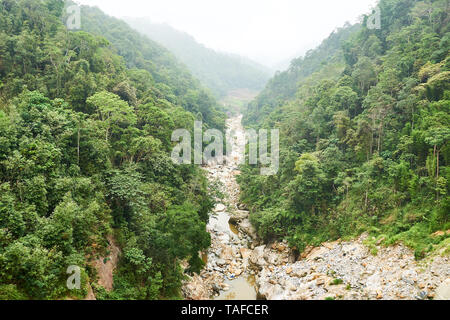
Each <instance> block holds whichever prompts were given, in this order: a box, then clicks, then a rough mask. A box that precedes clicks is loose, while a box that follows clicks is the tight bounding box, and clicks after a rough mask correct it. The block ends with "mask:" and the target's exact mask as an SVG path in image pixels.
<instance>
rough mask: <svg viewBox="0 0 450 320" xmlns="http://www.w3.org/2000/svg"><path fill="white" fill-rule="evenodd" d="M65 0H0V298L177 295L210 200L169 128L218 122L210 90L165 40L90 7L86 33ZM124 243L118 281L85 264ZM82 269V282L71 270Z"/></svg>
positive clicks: (194, 256) (205, 240) (202, 243)
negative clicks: (70, 22) (68, 18)
mask: <svg viewBox="0 0 450 320" xmlns="http://www.w3.org/2000/svg"><path fill="white" fill-rule="evenodd" d="M63 8H64V2H63V1H60V0H1V1H0V190H1V191H0V299H64V298H67V297H72V298H83V297H85V296H86V294H87V292H88V287H89V286H90V285H92V287H93V291H94V293H95V295H96V297H97V299H105V298H109V299H157V298H177V297H179V295H180V293H179V288H180V285H181V281H182V279H183V270H182V268H181V267H180V262H181V261H183V260H188V261H189V262H190V270H188V271H196V270H197V271H198V270H199V268H200V267H201V266H202V261H201V260H200V259H199V257H198V252H199V251H200V250H202V249H204V248H207V247H208V246H209V243H210V237H209V234H208V233H207V232H206V228H205V225H206V221H207V218H208V212H209V210H210V208H211V207H212V206H213V204H212V203H211V200H210V197H209V195H208V194H207V183H206V179H205V177H204V175H203V174H202V173H201V170H200V169H198V168H197V167H194V166H187V165H186V166H176V165H174V164H173V162H172V160H171V159H170V157H169V155H170V150H171V148H172V143H171V141H170V135H171V132H172V130H173V129H176V128H193V121H194V119H203V120H204V123H205V125H206V126H211V127H214V128H219V129H220V128H223V126H224V115H223V113H222V112H221V111H220V110H219V109H218V108H217V107H216V102H215V100H214V98H213V97H211V96H210V95H209V94H208V93H207V92H206V91H205V90H203V89H202V88H201V87H200V85H199V84H198V82H197V81H196V80H194V78H193V77H192V76H191V75H190V74H189V72H188V71H186V69H185V68H184V67H183V65H182V64H180V63H179V62H177V61H176V60H175V58H174V57H173V56H172V55H171V54H170V53H169V52H168V51H167V50H166V49H164V48H162V47H160V46H159V45H157V44H156V43H154V42H152V41H151V40H148V39H146V38H145V37H142V36H140V35H139V34H138V33H137V32H135V31H133V30H132V29H131V28H129V27H128V26H127V25H126V24H125V23H123V22H120V21H119V20H116V19H113V18H110V17H108V16H106V15H104V14H103V13H102V12H101V11H99V10H98V9H92V8H88V7H83V8H82V27H83V29H84V31H69V30H67V29H66V27H65V25H64V23H63V22H62V21H63V20H62V13H63ZM110 236H113V238H114V239H115V241H116V242H117V244H118V245H119V247H120V250H121V255H120V260H119V264H118V266H117V270H116V273H115V278H114V288H113V290H112V291H111V292H107V291H106V290H105V288H102V287H101V286H99V285H98V284H97V280H96V279H97V276H98V275H97V273H96V269H95V268H94V267H93V264H92V262H93V261H94V260H95V259H98V258H99V257H105V256H107V255H108V254H109V253H108V252H107V247H108V245H109V243H108V240H107V239H108V238H110ZM70 265H76V266H79V267H80V268H81V271H82V287H81V290H75V291H70V292H69V290H68V289H67V286H66V280H67V276H68V275H67V273H66V270H67V268H68V266H70Z"/></svg>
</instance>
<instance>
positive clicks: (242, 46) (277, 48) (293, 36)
mask: <svg viewBox="0 0 450 320" xmlns="http://www.w3.org/2000/svg"><path fill="white" fill-rule="evenodd" d="M79 2H80V3H82V4H87V5H95V6H98V7H99V8H101V9H102V10H103V11H105V12H106V13H108V14H110V15H112V16H116V17H124V16H129V17H148V18H150V19H151V20H152V21H154V22H165V23H168V24H170V25H172V26H173V27H175V28H177V29H179V30H181V31H184V32H187V33H189V34H191V35H192V36H194V37H195V38H196V39H197V41H199V42H201V43H203V44H204V45H206V46H208V47H210V48H213V49H216V50H220V51H226V52H233V53H238V54H241V55H244V56H248V57H250V58H253V59H255V60H258V61H260V62H262V63H265V64H267V65H271V64H275V63H276V62H278V61H281V60H284V59H287V58H290V57H292V56H293V55H298V54H299V53H300V52H304V51H306V49H311V48H312V47H313V46H315V45H318V44H319V43H320V42H321V41H322V40H323V39H325V38H326V37H327V36H328V35H329V34H330V33H331V32H332V31H333V30H334V29H335V28H336V27H340V26H343V25H344V23H345V22H347V21H349V22H356V21H357V19H358V17H360V16H361V15H362V14H365V13H368V12H369V10H370V8H372V7H374V6H375V5H376V2H377V1H376V0H339V1H336V0H307V1H306V0H226V1H225V0H220V1H219V0H188V1H186V0H126V1H125V0H79Z"/></svg>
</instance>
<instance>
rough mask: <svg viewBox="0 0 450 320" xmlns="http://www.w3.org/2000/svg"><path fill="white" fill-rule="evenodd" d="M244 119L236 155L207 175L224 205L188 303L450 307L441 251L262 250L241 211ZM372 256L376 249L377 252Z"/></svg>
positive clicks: (328, 246)
mask: <svg viewBox="0 0 450 320" xmlns="http://www.w3.org/2000/svg"><path fill="white" fill-rule="evenodd" d="M241 120H242V116H239V117H234V118H231V119H229V120H228V122H227V126H228V131H227V135H228V137H229V138H228V140H229V141H231V143H232V147H233V148H232V150H233V152H232V153H231V154H230V155H229V156H228V157H226V163H225V164H223V165H222V164H220V165H218V164H210V165H208V166H207V167H206V168H205V169H206V170H207V171H208V177H209V180H210V181H211V182H217V181H219V182H220V185H221V187H220V188H221V191H222V193H223V194H224V195H225V198H224V199H222V200H220V201H219V202H218V204H217V206H216V208H215V209H214V212H213V213H212V214H211V218H210V222H209V224H208V227H207V228H208V232H210V234H211V241H212V245H211V247H210V249H209V250H208V252H205V253H203V258H204V260H205V262H206V267H205V268H204V269H203V271H202V272H201V273H200V274H199V275H194V276H193V277H191V278H190V279H189V280H188V281H186V283H185V284H184V286H183V293H184V297H185V298H186V299H191V300H208V299H212V298H215V299H236V300H254V299H256V298H261V299H268V300H324V299H336V300H337V299H345V300H366V299H373V300H375V299H378V300H381V299H391V300H392V299H394V300H401V299H407V300H416V299H421V300H424V299H446V300H447V299H450V259H449V256H448V250H446V248H443V249H442V250H441V251H440V252H435V253H434V254H433V256H430V257H428V258H426V259H424V260H423V261H420V262H417V261H415V259H414V254H413V252H412V251H411V250H410V249H408V248H407V247H405V246H403V245H400V244H399V245H396V246H390V247H382V246H378V247H377V248H376V249H377V250H376V251H377V254H376V255H374V254H372V252H373V251H372V250H370V249H369V248H368V247H367V246H365V245H364V240H366V239H367V237H368V235H366V234H364V235H362V236H361V237H360V238H358V239H356V240H353V241H340V240H338V241H335V242H330V243H324V244H322V245H321V246H320V247H308V248H307V249H306V250H305V251H304V252H303V253H301V254H300V255H299V254H296V253H295V252H293V251H292V250H291V249H290V248H289V246H288V245H287V243H284V242H282V243H273V244H270V245H261V243H260V242H259V240H258V239H257V236H256V233H255V230H254V229H253V227H252V225H251V224H250V221H249V212H248V211H246V210H245V208H244V207H243V206H242V205H240V204H239V186H238V184H237V183H236V176H237V175H239V174H240V172H239V169H238V166H239V163H240V161H241V160H242V158H241V157H242V154H243V152H242V148H243V146H244V145H245V135H244V130H243V128H242V125H241ZM372 249H373V248H372Z"/></svg>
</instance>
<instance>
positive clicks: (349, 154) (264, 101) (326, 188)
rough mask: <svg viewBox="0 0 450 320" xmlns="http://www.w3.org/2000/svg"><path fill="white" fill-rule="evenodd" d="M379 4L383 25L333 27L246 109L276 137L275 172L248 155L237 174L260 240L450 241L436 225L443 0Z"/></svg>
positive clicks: (445, 199) (448, 203)
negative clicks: (250, 161)
mask: <svg viewBox="0 0 450 320" xmlns="http://www.w3.org/2000/svg"><path fill="white" fill-rule="evenodd" d="M379 7H380V9H381V29H374V30H369V29H368V28H367V26H366V22H364V23H363V24H362V25H361V26H346V27H344V28H343V29H340V30H338V31H337V32H335V33H333V34H332V35H331V36H330V38H329V39H327V40H325V41H324V43H323V44H322V45H321V46H320V47H319V48H318V49H316V50H314V51H311V52H310V53H308V55H307V56H306V57H305V58H301V59H297V60H294V61H293V62H292V66H291V68H290V69H289V70H288V71H286V72H284V73H280V74H278V75H276V76H275V78H274V79H272V80H271V81H270V83H269V85H268V87H267V88H266V89H265V91H263V92H262V93H261V94H260V96H259V97H258V98H257V99H256V100H255V101H254V102H253V103H251V104H250V106H249V108H248V110H247V113H246V115H245V119H244V121H245V124H246V125H247V126H252V127H259V128H268V129H269V128H273V127H276V128H279V129H280V137H281V140H282V141H281V147H280V149H281V150H280V154H281V159H280V170H279V172H278V174H277V175H276V176H271V177H263V176H260V175H259V169H258V168H255V167H253V166H245V167H244V168H243V173H242V175H241V176H240V177H239V182H240V184H241V189H242V200H243V201H244V202H245V203H246V204H247V205H248V206H249V208H251V212H252V213H251V219H252V222H253V224H254V225H255V226H256V228H257V230H258V233H259V235H260V236H261V237H263V238H264V239H265V240H266V241H271V240H275V239H282V238H286V239H288V240H289V242H290V243H291V245H292V246H296V247H297V248H298V249H299V250H300V252H301V251H302V249H303V248H304V247H305V246H306V245H310V244H319V243H321V242H323V241H327V240H333V239H338V238H341V237H344V238H345V237H353V236H357V235H359V234H361V233H362V232H364V231H369V232H370V233H371V234H372V235H373V236H374V237H375V238H376V239H377V241H379V243H382V244H393V243H395V242H397V241H402V242H404V243H405V244H406V245H408V246H411V247H412V248H414V249H415V253H416V257H417V258H422V257H424V256H425V255H426V254H427V252H430V251H432V250H433V249H434V248H436V246H439V245H442V244H443V243H447V245H448V237H449V235H448V233H447V235H446V233H445V232H437V231H440V230H443V231H445V230H448V229H450V198H449V186H450V185H449V182H450V167H449V157H450V148H449V138H450V56H449V49H450V30H449V26H450V24H449V15H448V14H449V9H450V8H449V1H447V0H436V1H416V0H381V1H380V3H379ZM436 232H437V233H436ZM433 234H434V235H433ZM447 250H448V249H447Z"/></svg>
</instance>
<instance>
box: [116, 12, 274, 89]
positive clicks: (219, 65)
mask: <svg viewBox="0 0 450 320" xmlns="http://www.w3.org/2000/svg"><path fill="white" fill-rule="evenodd" d="M125 21H126V22H127V23H128V24H129V25H130V26H132V27H133V28H135V29H136V30H138V31H140V32H141V33H142V34H145V35H147V36H148V37H149V38H150V39H153V40H155V41H156V42H158V43H160V44H162V45H163V46H165V47H166V48H168V49H169V50H170V51H171V52H173V53H174V54H175V55H176V56H177V57H178V58H179V59H180V60H181V61H183V62H184V63H185V64H186V66H187V67H188V68H189V69H190V70H191V72H192V73H193V74H194V75H195V76H196V77H197V78H198V79H200V81H201V82H202V83H203V84H204V85H205V86H207V87H208V88H210V89H211V90H212V91H213V92H214V94H215V95H216V96H218V97H223V96H226V95H227V93H228V92H230V91H233V90H236V89H250V90H253V91H259V90H261V89H263V87H264V85H265V84H266V82H267V80H269V77H270V71H269V70H268V69H267V68H265V67H263V66H261V65H259V64H257V63H255V62H253V61H251V60H249V59H247V58H244V57H240V56H237V55H233V54H226V53H220V52H216V51H214V50H211V49H208V48H206V47H205V46H203V45H202V44H200V43H198V42H197V41H196V40H195V39H194V38H193V37H192V36H190V35H188V34H186V33H183V32H180V31H178V30H175V29H173V28H172V27H170V26H169V25H167V24H153V23H151V22H150V21H149V20H148V19H146V18H125Z"/></svg>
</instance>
